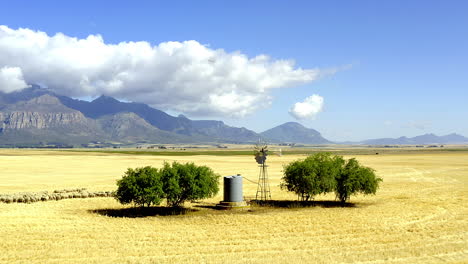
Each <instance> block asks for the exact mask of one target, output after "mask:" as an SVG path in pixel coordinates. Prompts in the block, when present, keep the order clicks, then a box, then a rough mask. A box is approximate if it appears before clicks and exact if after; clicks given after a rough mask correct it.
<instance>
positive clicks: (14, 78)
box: [0, 67, 28, 93]
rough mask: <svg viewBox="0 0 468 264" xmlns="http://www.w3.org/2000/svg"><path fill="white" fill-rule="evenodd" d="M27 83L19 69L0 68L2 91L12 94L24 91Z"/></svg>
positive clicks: (0, 88)
mask: <svg viewBox="0 0 468 264" xmlns="http://www.w3.org/2000/svg"><path fill="white" fill-rule="evenodd" d="M26 86H28V85H27V84H26V82H25V81H24V78H23V72H22V71H21V69H20V68H18V67H1V68H0V91H2V92H5V93H10V92H13V91H18V90H22V89H24V88H25V87H26Z"/></svg>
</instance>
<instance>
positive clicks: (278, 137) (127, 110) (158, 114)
mask: <svg viewBox="0 0 468 264" xmlns="http://www.w3.org/2000/svg"><path fill="white" fill-rule="evenodd" d="M259 139H265V140H267V141H268V142H272V143H303V144H333V142H331V141H329V140H327V139H325V138H323V137H322V135H321V134H320V133H319V132H318V131H316V130H314V129H310V128H306V127H304V126H302V125H301V124H299V123H296V122H288V123H285V124H282V125H279V126H277V127H274V128H272V129H269V130H267V131H264V132H262V133H256V132H254V131H252V130H249V129H247V128H244V127H241V128H239V127H233V126H228V125H226V124H225V123H224V122H222V121H216V120H191V119H189V118H187V117H185V116H183V115H179V116H172V115H169V114H167V113H165V112H163V111H161V110H158V109H155V108H152V107H150V106H148V105H146V104H142V103H133V102H121V101H118V100H116V99H114V98H112V97H109V96H104V95H103V96H100V97H98V98H96V99H95V100H93V101H91V102H88V101H84V100H78V99H73V98H70V97H67V96H63V95H59V94H56V93H54V92H53V91H51V90H49V89H45V88H41V87H39V86H37V85H31V87H29V88H25V89H23V90H21V91H16V92H12V93H1V92H0V146H6V147H8V146H43V145H59V146H87V145H88V144H90V143H96V142H101V143H102V142H106V143H108V144H134V143H151V144H159V143H161V144H164V143H253V142H256V141H258V140H259ZM467 142H468V139H467V138H465V137H463V136H460V135H457V134H451V135H447V136H443V137H437V136H435V135H433V134H428V135H423V136H420V137H415V138H406V137H401V138H398V139H374V140H367V141H363V142H360V143H362V144H372V145H383V144H432V143H444V144H447V143H467Z"/></svg>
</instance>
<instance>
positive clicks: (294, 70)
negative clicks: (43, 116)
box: [0, 26, 333, 117]
mask: <svg viewBox="0 0 468 264" xmlns="http://www.w3.org/2000/svg"><path fill="white" fill-rule="evenodd" d="M4 67H7V68H6V69H19V73H21V72H22V77H21V75H20V74H18V75H16V76H17V77H18V78H16V79H14V78H13V79H11V78H10V79H6V78H5V77H3V78H4V79H5V80H6V81H4V82H6V83H7V84H5V83H1V82H0V84H1V85H2V86H1V87H2V88H0V89H3V90H6V89H10V90H12V89H13V90H14V89H17V88H16V87H17V85H18V82H16V81H18V80H24V81H25V82H27V83H40V84H44V85H47V86H48V87H49V88H51V89H53V90H55V91H56V92H57V93H61V94H64V95H68V96H73V97H84V96H86V97H94V96H99V95H101V94H105V95H109V96H114V97H117V98H121V99H126V100H130V101H136V102H143V103H147V104H150V105H152V106H154V107H157V108H159V109H163V110H174V111H178V112H183V113H186V114H191V115H205V116H207V115H224V116H233V117H236V116H244V115H247V114H250V113H252V112H254V111H255V110H256V109H258V108H264V107H266V106H268V105H269V104H270V103H271V100H272V98H271V97H270V96H269V92H270V91H271V89H275V88H285V87H291V86H295V85H299V84H304V83H308V82H311V81H314V80H316V79H317V78H319V77H320V76H322V75H324V74H325V75H326V74H332V72H333V71H330V70H319V69H302V68H299V67H296V66H295V64H294V62H293V61H291V60H275V59H272V58H270V57H269V56H267V55H258V56H255V57H248V56H247V55H245V54H242V53H241V52H226V51H224V50H223V49H211V48H209V47H207V46H205V45H202V44H200V43H199V42H197V41H194V40H189V41H184V42H163V43H160V44H158V45H151V44H150V43H148V42H146V41H139V42H120V43H117V44H108V43H105V42H104V40H103V38H102V37H101V36H100V35H89V36H88V37H87V38H83V39H79V38H75V37H70V36H67V35H65V34H62V33H57V34H55V35H53V36H49V35H47V34H46V33H44V32H41V31H34V30H31V29H24V28H20V29H11V28H9V27H7V26H0V68H4ZM5 71H9V70H5ZM15 71H18V70H15ZM7 75H8V74H7ZM15 80H16V81H15ZM23 85H24V84H23ZM5 87H7V88H5ZM8 87H9V88H8Z"/></svg>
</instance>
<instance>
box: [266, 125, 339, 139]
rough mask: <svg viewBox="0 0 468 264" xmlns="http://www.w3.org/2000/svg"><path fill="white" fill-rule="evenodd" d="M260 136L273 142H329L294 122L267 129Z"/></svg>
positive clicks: (316, 132)
mask: <svg viewBox="0 0 468 264" xmlns="http://www.w3.org/2000/svg"><path fill="white" fill-rule="evenodd" d="M260 135H261V136H262V137H263V138H265V139H268V140H271V141H274V142H284V143H303V144H329V143H332V142H330V141H329V140H327V139H325V138H323V137H322V135H321V134H320V133H319V132H318V131H317V130H314V129H311V128H306V127H304V126H303V125H301V124H299V123H296V122H288V123H284V124H282V125H279V126H277V127H274V128H271V129H268V130H266V131H264V132H262V133H260Z"/></svg>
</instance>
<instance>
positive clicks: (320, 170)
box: [281, 153, 344, 201]
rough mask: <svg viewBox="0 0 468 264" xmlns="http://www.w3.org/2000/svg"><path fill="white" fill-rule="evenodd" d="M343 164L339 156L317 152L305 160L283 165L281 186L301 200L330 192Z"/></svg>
mask: <svg viewBox="0 0 468 264" xmlns="http://www.w3.org/2000/svg"><path fill="white" fill-rule="evenodd" d="M342 164H344V160H343V158H342V157H341V156H332V155H330V154H329V153H318V154H315V155H312V156H309V157H307V158H306V159H305V160H298V161H294V162H292V163H290V164H288V165H286V166H284V177H283V178H282V181H283V182H282V183H281V187H282V188H284V189H287V190H288V191H290V192H294V193H296V194H297V195H298V196H299V198H300V199H301V200H303V201H308V200H309V199H311V198H313V197H314V196H315V195H318V194H323V193H327V192H331V191H333V190H334V189H335V185H336V181H335V177H336V176H337V175H338V174H339V172H340V168H341V166H342Z"/></svg>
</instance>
